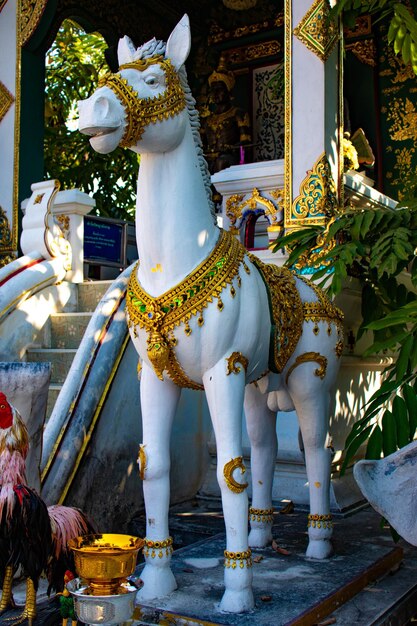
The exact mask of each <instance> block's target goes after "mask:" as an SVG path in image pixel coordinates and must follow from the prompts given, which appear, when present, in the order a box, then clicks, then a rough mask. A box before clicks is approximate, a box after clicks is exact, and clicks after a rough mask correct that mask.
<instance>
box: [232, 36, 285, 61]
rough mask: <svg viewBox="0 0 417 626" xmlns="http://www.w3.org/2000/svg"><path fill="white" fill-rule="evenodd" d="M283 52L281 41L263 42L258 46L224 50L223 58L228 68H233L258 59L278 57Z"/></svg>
mask: <svg viewBox="0 0 417 626" xmlns="http://www.w3.org/2000/svg"><path fill="white" fill-rule="evenodd" d="M281 50H282V48H281V44H280V42H279V41H262V42H261V43H257V44H252V45H248V46H241V47H239V48H232V49H231V50H224V51H223V52H222V56H223V57H224V60H225V64H226V67H232V66H233V65H241V64H243V63H250V62H251V61H255V60H258V59H264V58H266V57H270V56H276V55H277V54H279V53H280V52H281Z"/></svg>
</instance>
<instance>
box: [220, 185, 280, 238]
mask: <svg viewBox="0 0 417 626" xmlns="http://www.w3.org/2000/svg"><path fill="white" fill-rule="evenodd" d="M278 191H279V190H276V192H278ZM271 195H272V194H271ZM244 197H245V196H244V194H240V193H235V194H233V195H231V196H229V198H228V199H227V200H226V215H227V217H228V218H229V220H230V223H231V225H232V227H233V228H239V227H240V225H239V226H236V223H237V222H238V220H240V219H241V218H242V216H243V213H244V209H245V208H246V207H248V210H249V211H256V209H257V207H258V205H261V206H262V207H265V209H264V213H265V217H266V218H267V220H268V222H269V224H270V226H278V213H279V210H278V209H277V207H276V206H275V204H274V203H273V202H272V200H270V199H269V198H265V197H264V196H262V195H261V193H260V191H259V189H257V188H256V187H254V188H253V190H252V195H251V196H250V197H249V198H247V199H246V200H244Z"/></svg>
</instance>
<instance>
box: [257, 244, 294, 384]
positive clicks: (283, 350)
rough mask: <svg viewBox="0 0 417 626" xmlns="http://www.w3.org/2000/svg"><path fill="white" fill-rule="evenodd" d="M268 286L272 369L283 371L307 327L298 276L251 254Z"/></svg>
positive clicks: (270, 366)
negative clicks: (297, 280) (296, 282)
mask: <svg viewBox="0 0 417 626" xmlns="http://www.w3.org/2000/svg"><path fill="white" fill-rule="evenodd" d="M249 258H250V259H251V261H252V263H253V264H254V265H255V266H256V268H257V269H258V270H259V272H260V274H261V276H262V278H263V280H264V282H265V285H266V287H267V292H268V298H269V303H270V312H271V345H270V352H269V368H270V369H271V371H273V372H278V373H279V372H282V370H283V369H284V367H285V365H286V364H287V361H288V359H289V358H290V356H291V355H292V354H293V352H294V349H295V346H296V345H297V343H298V341H299V339H300V337H301V333H302V327H303V307H302V303H301V298H300V294H299V293H298V290H297V286H296V284H295V278H294V274H293V273H292V272H291V271H290V270H289V269H288V268H286V267H278V266H277V265H270V264H266V263H263V262H262V261H260V260H259V259H258V258H257V257H255V256H254V255H251V254H249Z"/></svg>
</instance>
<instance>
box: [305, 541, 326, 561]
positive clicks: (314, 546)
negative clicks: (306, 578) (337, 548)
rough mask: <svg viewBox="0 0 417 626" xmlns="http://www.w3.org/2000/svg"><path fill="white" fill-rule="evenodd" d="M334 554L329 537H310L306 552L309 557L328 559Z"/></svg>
mask: <svg viewBox="0 0 417 626" xmlns="http://www.w3.org/2000/svg"><path fill="white" fill-rule="evenodd" d="M332 554H333V546H332V542H331V541H329V540H328V539H310V541H309V544H308V548H307V552H306V557H307V558H308V559H328V558H329V557H330V556H332Z"/></svg>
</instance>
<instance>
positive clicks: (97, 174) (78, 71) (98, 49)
mask: <svg viewBox="0 0 417 626" xmlns="http://www.w3.org/2000/svg"><path fill="white" fill-rule="evenodd" d="M105 48H106V43H105V41H104V40H103V38H102V37H101V36H99V35H94V34H89V35H87V34H86V33H85V32H84V31H83V30H82V29H81V28H80V27H78V26H77V25H76V24H75V23H74V22H72V21H70V20H65V21H64V22H63V24H62V26H61V28H60V30H59V31H58V33H57V36H56V39H55V41H54V43H53V45H52V47H51V49H50V50H49V52H48V54H47V64H46V83H45V92H46V104H45V118H46V120H45V126H46V128H45V142H44V156H45V177H46V178H57V179H58V180H59V181H60V182H61V187H62V188H64V189H69V188H72V187H78V188H79V189H81V190H82V191H85V192H86V193H89V194H90V195H92V196H93V197H94V198H95V200H96V212H97V213H98V214H99V215H102V216H109V217H114V218H120V219H126V220H132V218H133V214H134V206H135V192H136V178H137V170H138V158H137V155H135V154H134V153H133V152H131V151H130V150H123V149H122V148H118V149H117V150H115V151H114V152H113V153H112V154H110V155H101V154H98V153H97V152H95V151H94V150H93V149H92V147H91V146H90V143H89V141H88V137H86V136H85V135H82V134H81V133H80V132H79V131H78V130H77V129H76V115H77V101H78V100H82V99H84V98H88V97H89V96H90V95H91V94H92V93H93V91H94V90H95V89H96V88H97V83H98V80H99V78H100V77H101V76H102V75H103V74H105V73H106V72H107V71H108V67H107V64H106V61H105V58H104V50H105Z"/></svg>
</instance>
